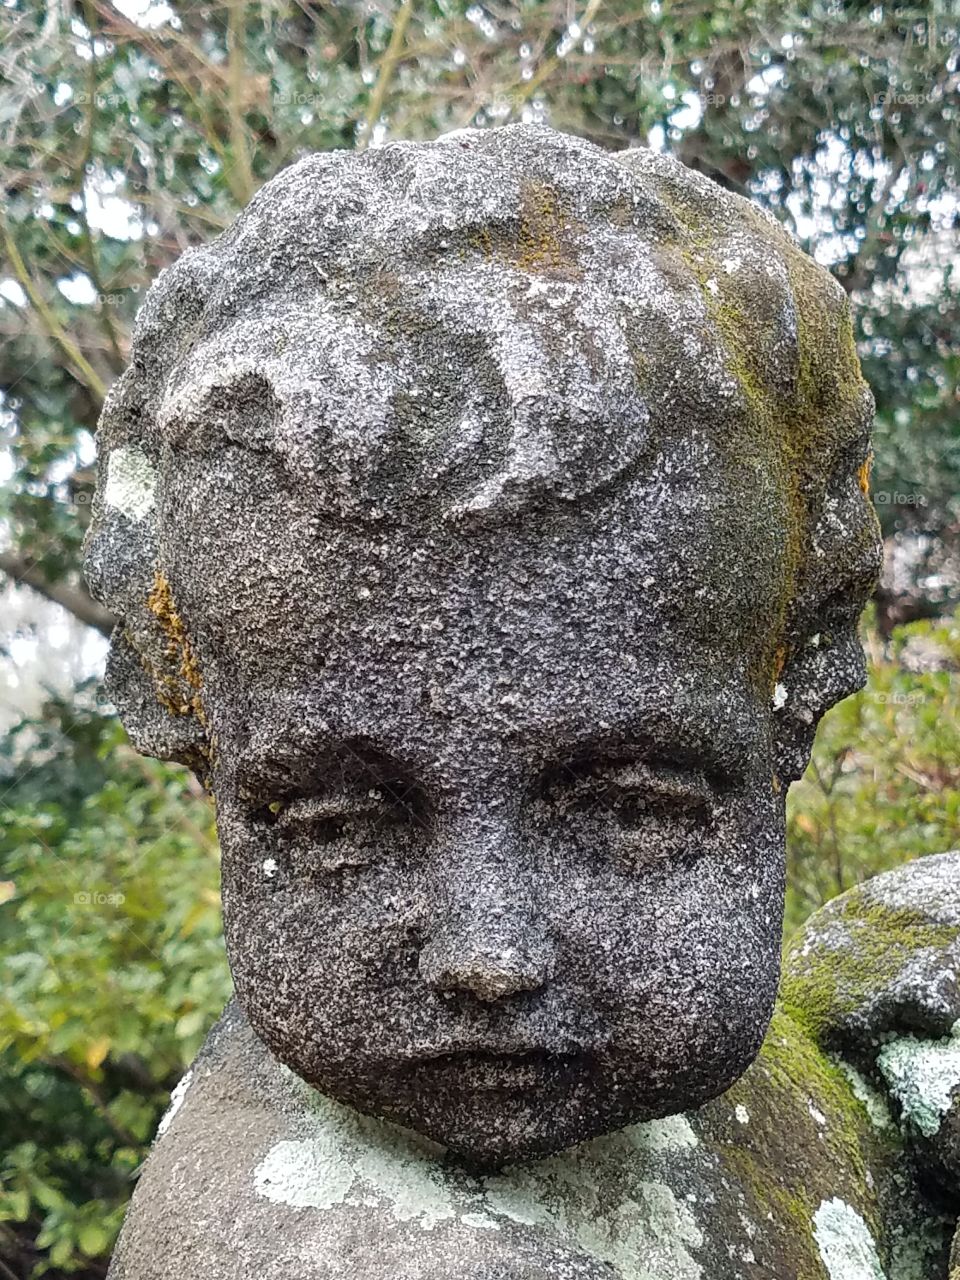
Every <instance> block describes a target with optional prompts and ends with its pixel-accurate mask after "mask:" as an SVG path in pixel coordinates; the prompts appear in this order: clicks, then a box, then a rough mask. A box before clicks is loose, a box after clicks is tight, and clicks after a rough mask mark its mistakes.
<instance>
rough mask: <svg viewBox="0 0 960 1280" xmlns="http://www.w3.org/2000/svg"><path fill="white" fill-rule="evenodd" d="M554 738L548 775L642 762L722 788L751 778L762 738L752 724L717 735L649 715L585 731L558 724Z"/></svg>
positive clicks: (725, 726) (719, 729) (722, 730)
mask: <svg viewBox="0 0 960 1280" xmlns="http://www.w3.org/2000/svg"><path fill="white" fill-rule="evenodd" d="M549 740H550V752H549V758H547V759H544V761H543V772H544V774H547V773H555V772H556V771H557V770H559V771H567V772H578V771H581V770H582V769H583V768H584V767H585V766H587V765H601V766H604V765H605V766H607V767H609V768H611V769H613V768H616V767H617V766H625V765H629V764H631V763H634V762H642V763H644V764H645V765H646V766H647V767H648V768H649V769H651V770H652V771H657V770H662V771H663V772H665V773H670V772H674V773H676V772H683V773H689V774H695V773H699V774H703V775H705V777H706V779H707V781H708V783H709V784H710V785H711V786H714V787H716V788H718V789H723V788H725V787H730V786H736V785H738V784H739V783H742V782H744V781H745V780H746V777H747V775H748V774H749V772H750V765H751V763H752V761H753V760H754V759H755V758H756V754H757V747H758V746H759V734H758V733H757V732H755V731H754V726H753V725H749V726H748V724H747V723H746V720H744V721H743V722H742V723H741V724H740V725H738V726H732V725H730V724H729V723H728V724H723V725H717V726H716V727H715V728H714V729H713V731H712V732H711V731H710V729H709V728H708V726H706V725H699V724H695V723H693V722H690V721H684V722H678V721H675V720H673V719H672V718H668V717H667V716H666V715H657V714H655V713H651V712H649V711H648V712H645V713H644V714H643V715H642V716H636V717H635V716H630V717H628V718H626V719H625V720H623V721H622V722H620V723H619V724H609V725H601V726H599V727H598V728H594V729H590V730H589V731H587V732H585V733H577V732H576V731H574V732H569V731H567V732H564V730H563V728H562V727H560V726H557V727H556V728H555V731H554V732H552V733H551V735H550V738H549Z"/></svg>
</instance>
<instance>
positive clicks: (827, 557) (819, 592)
mask: <svg viewBox="0 0 960 1280" xmlns="http://www.w3.org/2000/svg"><path fill="white" fill-rule="evenodd" d="M865 449H866V446H865V442H864V441H863V440H861V441H859V442H858V443H857V444H855V445H852V446H851V447H850V449H848V450H846V451H845V452H844V456H843V457H842V458H841V460H840V462H839V463H838V464H837V466H836V467H835V468H834V472H833V475H832V476H831V478H830V481H829V483H828V484H827V486H826V490H825V492H824V497H823V502H822V503H821V505H820V509H819V515H818V517H817V521H816V524H815V526H814V529H813V534H812V537H811V540H810V542H811V545H810V547H809V548H808V549H807V551H806V554H805V557H804V561H805V564H806V566H807V568H806V572H805V575H804V580H803V582H802V583H801V585H800V589H799V591H798V593H797V598H796V605H795V608H794V611H793V623H792V625H791V626H790V627H789V628H788V637H789V638H788V643H787V645H786V658H785V661H784V663H783V667H782V670H781V671H780V673H779V675H778V677H777V681H776V684H775V686H774V690H773V723H774V740H775V760H776V766H775V767H776V769H777V774H778V777H779V778H780V779H781V781H783V782H786V783H789V782H793V781H795V780H796V779H797V778H799V777H800V775H801V774H802V773H803V771H804V769H805V768H806V767H807V763H808V761H809V759H810V752H811V750H812V748H813V739H814V735H815V733H816V730H817V725H818V724H819V722H820V718H821V717H822V716H823V715H824V713H825V712H827V711H829V710H830V708H831V707H832V706H834V705H835V704H836V703H838V702H840V701H841V700H842V699H843V698H846V697H848V696H849V695H850V694H851V693H856V692H857V690H858V689H862V688H863V686H864V684H865V682H866V662H865V660H864V656H863V648H862V646H861V644H860V636H859V620H860V611H861V609H862V608H863V605H864V604H865V602H866V601H867V600H868V598H869V596H870V594H871V592H872V591H873V588H874V586H875V585H876V582H877V579H878V577H879V573H880V564H881V559H882V554H883V552H882V544H881V541H880V537H879V526H878V523H877V517H876V513H875V512H874V509H873V504H872V503H871V502H870V498H869V495H868V491H867V478H866V477H867V465H868V464H867V463H866V462H865V461H861V458H862V456H863V454H864V453H865Z"/></svg>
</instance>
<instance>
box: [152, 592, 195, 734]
mask: <svg viewBox="0 0 960 1280" xmlns="http://www.w3.org/2000/svg"><path fill="white" fill-rule="evenodd" d="M147 608H148V609H149V610H150V612H151V613H152V614H153V616H154V617H155V618H156V619H157V622H158V623H159V624H160V629H161V631H162V632H163V634H164V635H165V636H166V638H167V657H168V658H169V659H170V660H171V664H172V665H175V666H176V669H177V672H178V676H179V678H177V677H175V676H171V675H170V674H164V675H162V676H159V678H158V679H157V685H158V689H157V697H158V699H159V700H160V702H161V703H162V704H163V706H165V707H166V708H167V710H168V711H172V712H173V714H174V715H181V716H186V715H195V716H196V717H197V720H198V721H199V722H200V724H202V725H205V724H206V721H207V718H206V713H205V712H204V709H203V699H202V696H201V693H202V689H203V681H202V678H201V675H200V664H199V662H198V661H197V656H196V654H195V653H194V650H193V646H192V645H191V643H190V637H189V636H188V635H187V629H186V627H185V626H184V624H183V619H182V618H181V616H180V614H179V613H178V612H177V608H176V605H175V604H174V600H173V591H172V589H171V587H170V582H169V580H168V579H167V576H166V574H165V573H164V572H163V570H162V569H157V571H156V573H155V575H154V579H153V586H152V587H151V589H150V594H149V595H148V596H147ZM184 686H185V687H184Z"/></svg>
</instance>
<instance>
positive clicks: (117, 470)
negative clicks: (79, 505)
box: [103, 446, 157, 520]
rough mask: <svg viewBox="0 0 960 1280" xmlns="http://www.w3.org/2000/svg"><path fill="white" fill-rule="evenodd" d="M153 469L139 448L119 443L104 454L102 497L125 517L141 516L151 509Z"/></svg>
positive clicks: (136, 518)
mask: <svg viewBox="0 0 960 1280" xmlns="http://www.w3.org/2000/svg"><path fill="white" fill-rule="evenodd" d="M156 484H157V473H156V471H155V470H154V467H153V464H152V463H151V461H150V459H149V458H148V457H147V455H146V454H145V453H144V452H143V450H142V449H137V448H135V447H133V446H130V447H128V446H120V447H119V448H117V449H114V450H112V451H111V453H110V454H109V456H108V457H107V479H106V483H105V485H104V488H103V500H104V502H105V504H106V505H107V506H108V507H112V508H113V509H114V510H115V511H119V512H120V514H121V515H125V516H126V517H127V518H128V519H129V520H142V519H143V518H144V517H145V516H147V515H149V514H150V512H151V511H152V510H153V504H154V494H155V490H156Z"/></svg>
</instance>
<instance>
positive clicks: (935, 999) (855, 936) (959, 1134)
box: [781, 851, 960, 1191]
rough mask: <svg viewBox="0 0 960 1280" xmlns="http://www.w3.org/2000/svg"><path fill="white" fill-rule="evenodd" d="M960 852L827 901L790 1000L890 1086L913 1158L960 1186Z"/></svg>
mask: <svg viewBox="0 0 960 1280" xmlns="http://www.w3.org/2000/svg"><path fill="white" fill-rule="evenodd" d="M958 974H960V851H958V852H952V853H944V854H939V855H936V856H929V857H924V858H920V859H917V860H916V861H914V862H910V863H907V864H905V865H904V866H902V867H898V868H896V869H895V870H893V871H888V872H886V873H885V874H883V875H879V876H876V877H874V878H873V879H871V880H868V881H866V882H865V883H864V884H862V885H858V886H857V887H856V888H854V889H851V890H850V891H849V892H848V893H845V894H843V895H842V896H841V897H839V898H836V899H835V900H834V901H832V902H830V903H828V904H827V905H826V906H825V907H823V908H822V909H821V910H819V911H818V912H816V914H815V915H813V916H812V917H811V919H810V920H809V921H808V922H807V924H806V925H805V926H804V927H803V928H802V929H801V930H800V932H799V933H798V934H797V935H796V936H795V937H794V938H793V939H792V940H791V942H790V945H789V946H788V948H787V951H786V955H785V958H784V974H783V982H782V985H781V1003H782V1005H783V1007H784V1009H785V1010H786V1011H787V1012H788V1013H789V1014H790V1016H791V1017H792V1018H793V1019H794V1021H795V1022H796V1023H797V1024H798V1025H799V1026H801V1027H802V1028H803V1029H804V1030H805V1031H806V1032H807V1033H808V1034H809V1035H810V1036H811V1037H812V1038H813V1039H814V1040H815V1041H816V1042H817V1044H818V1045H820V1046H821V1047H822V1048H824V1049H826V1050H828V1051H831V1052H833V1053H836V1054H839V1055H842V1057H843V1058H844V1059H846V1060H848V1061H850V1062H852V1063H853V1064H855V1066H856V1067H857V1068H858V1069H859V1070H861V1071H863V1072H864V1073H865V1075H867V1076H868V1077H870V1078H872V1080H873V1082H874V1083H875V1084H876V1085H878V1086H879V1087H880V1088H881V1089H883V1090H884V1091H885V1092H886V1093H887V1095H888V1097H889V1099H890V1101H891V1103H892V1104H893V1107H894V1111H895V1112H896V1114H897V1116H898V1118H899V1122H900V1127H901V1129H902V1131H903V1134H904V1137H905V1138H906V1139H907V1141H908V1143H909V1144H910V1145H911V1146H912V1147H913V1149H914V1151H915V1154H916V1155H917V1156H918V1158H919V1159H920V1160H921V1162H922V1163H923V1164H924V1166H926V1168H927V1170H928V1173H930V1174H933V1175H934V1176H935V1177H936V1178H937V1179H938V1180H939V1181H940V1182H941V1183H943V1184H945V1185H946V1186H947V1188H948V1189H951V1190H954V1191H955V1190H957V1189H958V1188H960V982H958Z"/></svg>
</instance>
